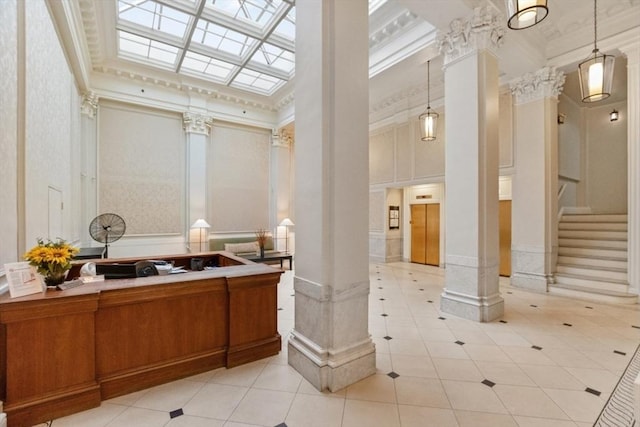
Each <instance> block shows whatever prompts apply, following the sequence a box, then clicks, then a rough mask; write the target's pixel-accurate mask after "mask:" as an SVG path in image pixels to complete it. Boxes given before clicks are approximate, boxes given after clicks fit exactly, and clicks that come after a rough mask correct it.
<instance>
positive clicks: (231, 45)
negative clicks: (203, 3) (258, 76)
mask: <svg viewBox="0 0 640 427" xmlns="http://www.w3.org/2000/svg"><path fill="white" fill-rule="evenodd" d="M191 41H192V42H196V43H200V44H202V45H204V46H208V47H211V48H213V49H216V50H221V51H223V52H227V53H230V54H232V55H235V56H237V57H239V58H242V57H243V56H244V55H245V54H246V52H247V50H248V49H249V46H251V45H252V44H253V43H256V39H254V38H252V37H249V36H245V35H244V34H241V33H238V32H237V31H233V30H229V29H227V28H224V27H221V26H220V25H216V24H213V23H211V22H208V21H205V20H204V19H201V20H199V21H198V26H197V27H196V30H195V31H194V32H193V37H192V38H191Z"/></svg>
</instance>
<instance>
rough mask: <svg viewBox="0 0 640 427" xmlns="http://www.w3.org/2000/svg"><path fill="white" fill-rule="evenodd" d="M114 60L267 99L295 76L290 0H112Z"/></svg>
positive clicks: (292, 9)
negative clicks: (115, 13) (115, 41)
mask: <svg viewBox="0 0 640 427" xmlns="http://www.w3.org/2000/svg"><path fill="white" fill-rule="evenodd" d="M117 7H118V18H117V23H116V28H117V30H118V31H117V38H118V56H119V57H120V58H122V59H127V60H131V61H136V62H143V63H147V64H149V65H153V66H160V67H162V68H166V69H170V70H172V71H174V72H176V73H178V74H185V75H191V76H196V77H199V78H203V79H207V80H210V81H212V82H214V83H218V84H224V85H227V86H231V87H235V88H239V89H242V90H247V91H250V92H254V93H258V94H261V95H267V96H268V95H272V94H273V93H275V91H277V90H278V89H279V88H280V87H282V86H283V85H284V84H285V83H286V82H287V81H288V80H289V79H291V78H292V77H293V74H294V72H295V53H294V51H295V7H294V0H157V1H156V0H117Z"/></svg>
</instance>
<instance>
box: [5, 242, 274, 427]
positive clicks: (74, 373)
mask: <svg viewBox="0 0 640 427" xmlns="http://www.w3.org/2000/svg"><path fill="white" fill-rule="evenodd" d="M204 255H208V256H213V255H215V256H216V257H217V258H218V259H217V260H218V261H219V265H232V266H230V267H226V268H217V269H214V270H207V271H200V272H192V273H185V274H177V275H169V276H153V277H144V278H137V279H122V280H107V281H104V282H96V283H91V284H85V285H82V286H79V287H77V288H73V289H69V290H67V291H47V292H46V293H43V294H34V295H28V296H25V297H21V298H15V299H11V298H9V296H8V294H4V295H1V296H0V398H1V399H2V400H4V409H5V412H6V413H7V420H8V424H9V426H10V427H15V426H31V425H34V424H37V423H40V422H43V421H46V420H50V419H55V418H58V417H61V416H64V415H68V414H71V413H74V412H78V411H81V410H85V409H89V408H92V407H95V406H98V405H99V404H100V400H101V399H107V398H111V397H114V396H118V395H122V394H126V393H129V392H133V391H136V390H140V389H143V388H146V387H149V386H152V385H157V384H161V383H164V382H168V381H172V380H175V379H178V378H182V377H186V376H189V375H194V374H197V373H200V372H204V371H207V370H210V369H214V368H217V367H221V366H227V367H231V366H235V365H238V364H241V363H246V362H250V361H253V360H257V359H260V358H263V357H267V356H271V355H275V354H278V352H279V351H280V340H281V339H280V335H279V334H278V331H277V284H278V282H279V280H280V274H281V273H282V271H281V270H276V269H273V268H272V267H267V266H264V265H257V264H253V263H250V262H248V261H243V260H242V259H240V258H237V257H234V256H232V255H228V256H227V254H225V253H222V254H217V253H216V254H213V255H212V254H204ZM193 256H198V257H202V256H203V254H196V255H193ZM164 259H167V258H164ZM129 260H133V261H135V259H128V261H129ZM110 261H114V260H110ZM180 262H185V263H186V262H187V260H186V258H185V257H181V259H180ZM243 263H246V265H243Z"/></svg>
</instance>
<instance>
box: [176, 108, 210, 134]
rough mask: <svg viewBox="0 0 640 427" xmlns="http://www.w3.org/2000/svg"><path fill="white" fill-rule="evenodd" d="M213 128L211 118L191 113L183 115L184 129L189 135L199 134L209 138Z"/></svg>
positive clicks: (187, 112)
mask: <svg viewBox="0 0 640 427" xmlns="http://www.w3.org/2000/svg"><path fill="white" fill-rule="evenodd" d="M212 126H213V118H212V117H210V116H205V115H203V114H198V113H193V112H191V111H186V112H184V113H182V127H183V129H184V130H185V132H187V133H199V134H202V135H206V136H209V132H210V131H211V127H212Z"/></svg>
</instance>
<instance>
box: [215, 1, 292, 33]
mask: <svg viewBox="0 0 640 427" xmlns="http://www.w3.org/2000/svg"><path fill="white" fill-rule="evenodd" d="M281 5H282V0H207V3H206V7H207V8H209V9H212V10H215V11H218V12H221V13H224V14H226V15H228V16H231V17H232V18H234V19H240V20H243V21H247V22H251V23H253V24H257V25H258V26H259V27H260V28H262V29H264V28H265V26H266V25H267V24H268V23H269V22H270V21H271V20H272V18H273V16H274V15H275V14H276V12H277V11H278V8H279V7H280V6H281Z"/></svg>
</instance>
